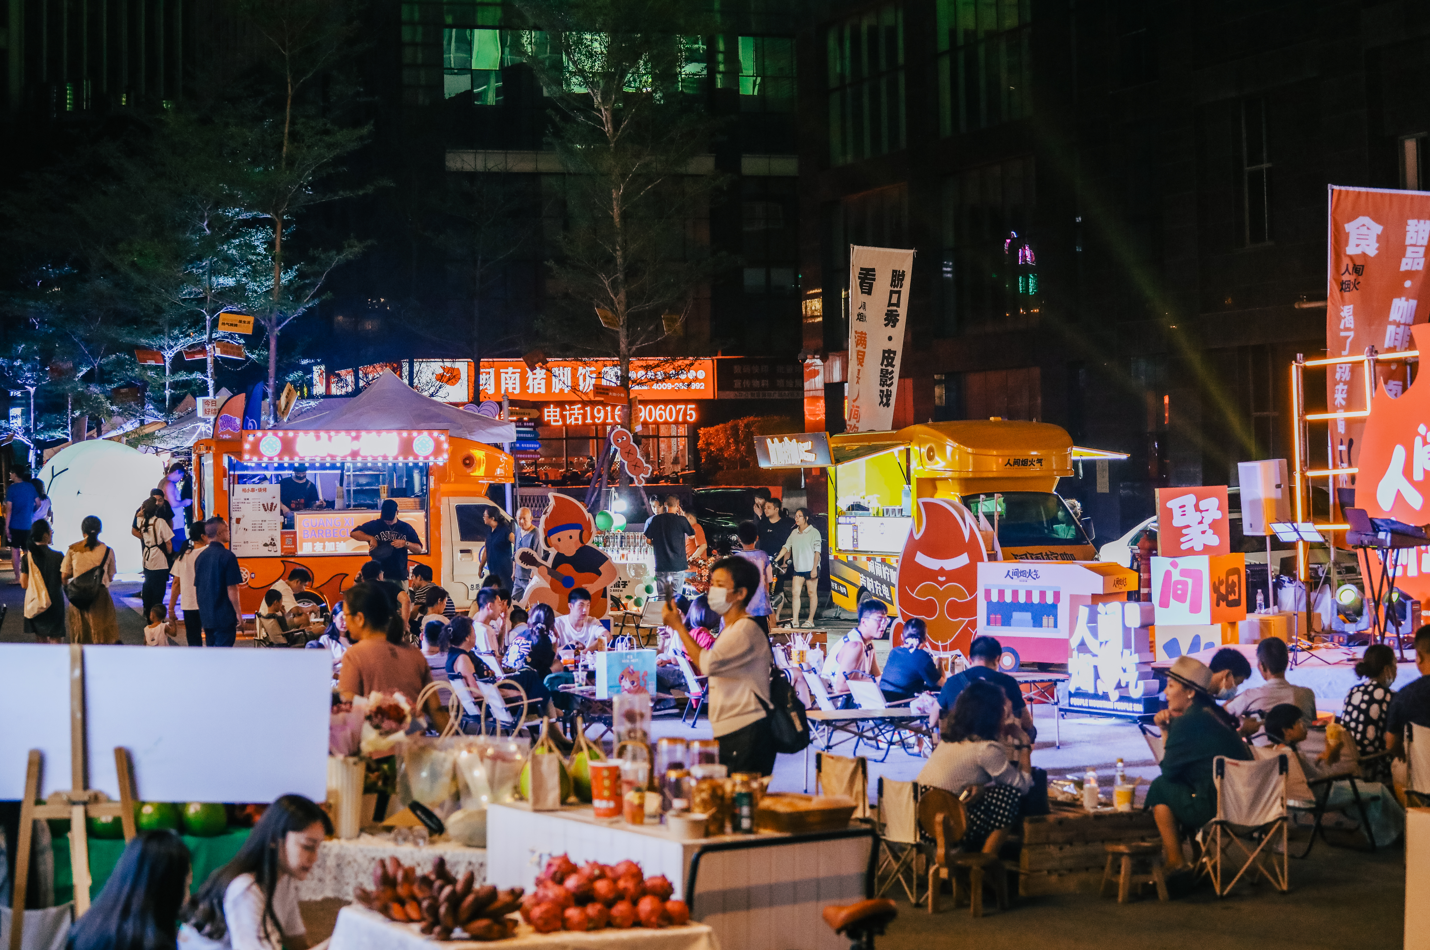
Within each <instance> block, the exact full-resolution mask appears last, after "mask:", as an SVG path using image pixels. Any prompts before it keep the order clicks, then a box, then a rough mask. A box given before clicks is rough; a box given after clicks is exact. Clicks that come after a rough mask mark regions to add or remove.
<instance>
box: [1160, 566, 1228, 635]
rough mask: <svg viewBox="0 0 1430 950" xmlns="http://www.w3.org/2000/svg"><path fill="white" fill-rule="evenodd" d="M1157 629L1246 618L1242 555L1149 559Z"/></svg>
mask: <svg viewBox="0 0 1430 950" xmlns="http://www.w3.org/2000/svg"><path fill="white" fill-rule="evenodd" d="M1152 604H1153V607H1154V608H1155V610H1156V618H1157V626H1158V627H1159V628H1160V627H1162V626H1164V625H1166V626H1179V625H1192V624H1212V623H1231V622H1232V621H1235V620H1245V619H1246V555H1244V554H1222V555H1216V556H1207V555H1194V556H1190V557H1154V558H1152Z"/></svg>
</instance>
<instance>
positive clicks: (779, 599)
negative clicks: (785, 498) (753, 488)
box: [757, 498, 794, 617]
mask: <svg viewBox="0 0 1430 950" xmlns="http://www.w3.org/2000/svg"><path fill="white" fill-rule="evenodd" d="M759 527H760V541H759V544H758V545H757V547H759V549H760V550H761V551H764V552H765V553H766V554H768V555H769V556H770V563H771V564H774V563H775V558H777V557H778V556H779V553H780V549H781V548H783V547H784V546H785V542H786V541H788V540H789V536H790V532H792V531H794V519H793V518H786V517H785V516H784V510H783V509H782V508H780V503H779V500H778V499H776V498H769V499H766V500H765V516H764V517H763V518H761V519H760V520H759ZM791 571H792V568H790V566H789V565H788V564H786V565H785V566H784V567H783V568H781V567H775V583H774V586H772V587H771V588H770V613H771V614H773V615H774V616H775V617H778V616H779V613H780V607H781V606H782V605H783V604H784V584H785V578H786V577H788V576H789V575H790V573H791Z"/></svg>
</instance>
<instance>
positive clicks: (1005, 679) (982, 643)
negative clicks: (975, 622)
mask: <svg viewBox="0 0 1430 950" xmlns="http://www.w3.org/2000/svg"><path fill="white" fill-rule="evenodd" d="M1002 655H1003V644H1001V643H999V642H998V641H997V640H996V639H994V638H993V637H974V638H973V642H972V643H970V644H969V645H968V668H967V669H965V670H964V671H963V672H961V673H955V674H954V675H952V676H950V677H949V678H948V679H947V680H945V681H944V684H943V689H942V690H940V691H939V694H938V705H939V708H940V709H941V710H943V712H944V714H947V713H948V711H949V710H950V709H952V708H953V704H954V703H955V702H956V701H957V700H958V694H959V693H961V692H963V691H964V690H965V689H966V688H967V687H968V684H969V683H972V682H974V681H975V680H984V681H986V682H989V683H992V684H993V685H994V686H997V687H998V688H999V689H1001V690H1002V691H1003V695H1004V696H1007V697H1008V701H1009V702H1010V703H1012V704H1013V715H1015V716H1017V717H1018V722H1019V724H1020V725H1021V726H1022V727H1023V731H1024V732H1026V733H1027V734H1028V735H1029V736H1036V735H1037V730H1036V729H1035V728H1033V711H1032V710H1031V709H1029V708H1028V704H1027V702H1026V701H1025V700H1024V699H1023V687H1021V686H1019V685H1018V681H1017V680H1015V679H1014V678H1013V677H1011V676H1009V675H1008V674H1007V673H1004V672H1002V671H1001V670H999V669H998V658H999V657H1000V656H1002Z"/></svg>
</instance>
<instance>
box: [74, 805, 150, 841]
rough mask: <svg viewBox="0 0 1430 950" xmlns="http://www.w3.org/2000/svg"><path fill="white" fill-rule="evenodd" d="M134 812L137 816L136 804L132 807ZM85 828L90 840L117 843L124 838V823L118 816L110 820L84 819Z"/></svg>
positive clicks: (90, 817) (109, 818) (137, 806)
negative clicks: (87, 830)
mask: <svg viewBox="0 0 1430 950" xmlns="http://www.w3.org/2000/svg"><path fill="white" fill-rule="evenodd" d="M134 811H135V814H136V816H137V815H138V812H139V805H138V803H137V802H136V803H135V805H134ZM85 827H87V828H88V829H89V835H90V837H91V838H107V839H110V840H113V841H117V840H119V839H120V838H123V837H124V821H123V820H122V819H121V818H120V817H119V816H118V815H115V816H113V817H112V818H111V817H101V818H96V817H94V816H93V815H91V816H89V817H87V818H86V819H85Z"/></svg>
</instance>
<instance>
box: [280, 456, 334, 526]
mask: <svg viewBox="0 0 1430 950" xmlns="http://www.w3.org/2000/svg"><path fill="white" fill-rule="evenodd" d="M278 505H279V508H280V509H281V510H282V512H283V518H284V524H285V525H287V526H291V525H292V524H293V512H295V511H311V510H312V509H314V508H322V507H324V503H323V499H322V498H321V497H320V496H319V495H318V486H317V485H314V484H313V483H312V482H310V481H308V466H307V465H305V464H303V463H302V462H299V463H298V464H297V465H294V466H293V477H292V478H285V479H283V480H282V481H280V482H279V483H278Z"/></svg>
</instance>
